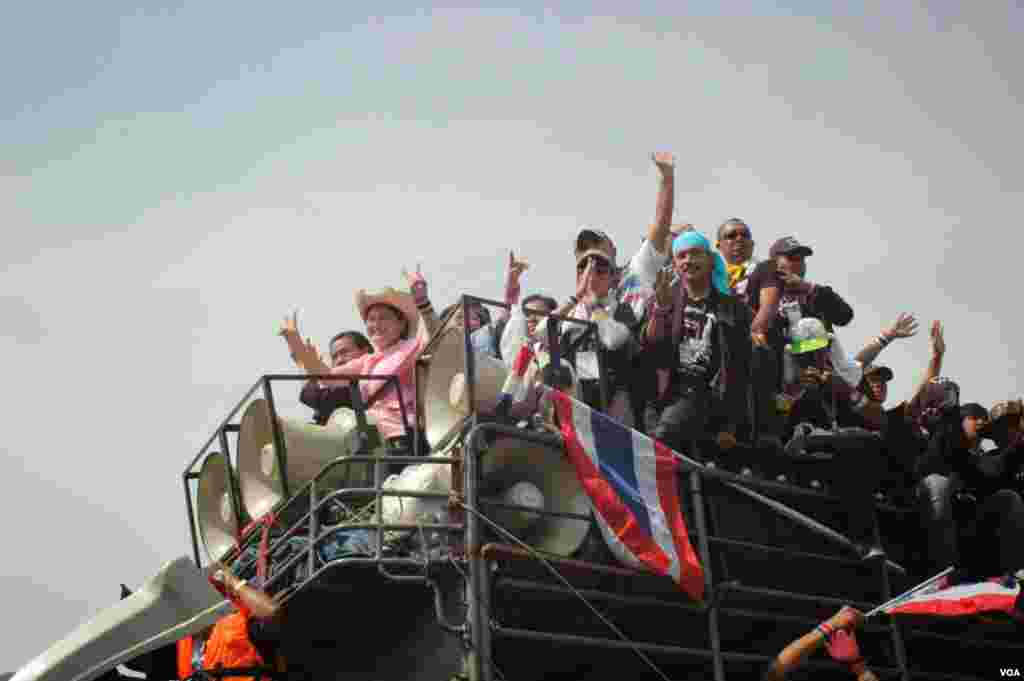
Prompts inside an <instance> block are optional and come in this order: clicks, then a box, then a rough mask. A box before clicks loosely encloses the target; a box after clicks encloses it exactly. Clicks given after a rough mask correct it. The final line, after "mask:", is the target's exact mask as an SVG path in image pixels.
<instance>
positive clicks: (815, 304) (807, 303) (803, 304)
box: [755, 236, 853, 331]
mask: <svg viewBox="0 0 1024 681" xmlns="http://www.w3.org/2000/svg"><path fill="white" fill-rule="evenodd" d="M813 253H814V251H813V250H811V247H810V246H808V245H806V244H803V243H801V242H799V241H797V239H796V237H792V236H787V237H783V238H781V239H779V240H778V241H776V242H775V243H773V244H772V247H771V249H769V251H768V255H769V256H770V259H769V260H768V261H766V262H767V263H768V264H767V265H765V263H762V265H763V266H765V267H775V268H776V270H777V271H778V273H779V275H780V276H781V278H782V281H783V284H784V288H783V291H782V300H781V301H780V302H779V314H780V315H781V316H782V317H783V319H784V320H785V321H786V322H787V324H786V326H788V327H792V326H793V325H795V324H796V322H797V321H799V320H800V319H802V318H803V317H815V318H817V319H820V320H821V321H822V322H824V324H825V328H826V329H828V330H829V331H832V329H833V327H835V326H846V325H847V324H849V323H850V321H851V320H853V308H851V307H850V306H849V304H847V302H846V301H845V300H843V299H842V297H841V296H840V295H839V294H838V293H836V292H835V291H833V290H832V289H831V288H830V287H828V286H823V285H822V284H814V283H811V282H809V281H807V256H809V255H813ZM762 265H759V266H758V267H761V266H762ZM755 271H756V270H755Z"/></svg>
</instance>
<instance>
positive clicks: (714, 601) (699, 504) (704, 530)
mask: <svg viewBox="0 0 1024 681" xmlns="http://www.w3.org/2000/svg"><path fill="white" fill-rule="evenodd" d="M690 493H691V494H692V495H693V515H694V521H695V522H696V524H697V537H698V543H699V544H700V559H701V562H702V563H703V564H704V598H705V599H710V603H709V604H708V605H709V607H708V639H709V640H710V641H711V664H712V667H713V669H714V674H715V681H725V663H724V662H723V660H722V637H721V634H720V633H719V630H718V616H719V612H718V598H717V597H716V595H715V584H714V578H713V576H712V574H711V549H710V546H709V543H708V523H707V518H705V517H704V491H703V488H702V485H701V479H700V471H697V470H694V471H691V472H690Z"/></svg>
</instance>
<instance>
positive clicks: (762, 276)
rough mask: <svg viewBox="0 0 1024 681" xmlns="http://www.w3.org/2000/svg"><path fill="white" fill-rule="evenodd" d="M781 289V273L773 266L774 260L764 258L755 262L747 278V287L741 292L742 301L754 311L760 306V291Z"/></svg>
mask: <svg viewBox="0 0 1024 681" xmlns="http://www.w3.org/2000/svg"><path fill="white" fill-rule="evenodd" d="M772 288H777V289H779V290H780V291H781V290H782V289H783V283H782V275H781V274H779V270H778V269H777V268H776V267H775V261H774V260H765V261H764V262H760V263H758V264H757V267H755V268H754V271H753V272H752V273H751V275H750V276H749V277H748V278H747V288H746V291H745V292H744V294H743V296H742V297H743V299H744V302H746V304H747V305H749V306H750V307H751V309H753V310H754V312H755V313H756V312H757V311H758V309H759V308H760V307H761V291H762V290H764V289H772Z"/></svg>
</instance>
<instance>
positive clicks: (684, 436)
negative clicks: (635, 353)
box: [644, 231, 752, 453]
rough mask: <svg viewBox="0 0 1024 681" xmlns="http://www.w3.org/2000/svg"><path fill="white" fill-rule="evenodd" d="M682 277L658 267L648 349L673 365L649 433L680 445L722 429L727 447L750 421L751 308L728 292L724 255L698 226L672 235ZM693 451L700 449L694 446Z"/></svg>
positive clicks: (722, 440) (674, 259)
mask: <svg viewBox="0 0 1024 681" xmlns="http://www.w3.org/2000/svg"><path fill="white" fill-rule="evenodd" d="M672 254H673V255H672V262H673V265H674V267H675V270H676V274H677V275H678V277H679V281H678V282H677V283H676V284H675V285H672V284H670V281H671V275H670V274H668V273H667V272H661V273H659V274H658V278H657V284H656V287H655V300H654V305H653V307H652V314H651V316H650V320H649V321H648V322H647V324H646V326H645V330H644V347H645V349H644V352H652V353H655V354H656V356H657V357H658V358H659V363H660V365H661V366H662V367H664V368H667V369H669V370H670V375H671V378H670V380H669V384H668V386H667V387H666V390H665V391H664V392H663V393H662V394H660V395H658V402H659V406H660V407H661V413H660V416H659V417H658V418H657V419H656V421H655V423H656V425H654V429H653V432H652V433H651V435H652V436H653V437H654V438H655V439H658V440H661V441H662V442H664V443H665V444H667V445H668V446H669V447H672V448H673V449H676V450H678V451H690V450H691V448H690V443H691V442H692V441H694V440H703V439H704V437H705V436H706V435H710V434H712V433H717V435H715V440H716V442H717V445H718V446H719V447H720V448H722V449H731V448H732V447H734V446H735V445H736V435H737V433H739V432H740V431H741V429H742V428H744V427H746V426H747V425H749V424H748V418H747V415H748V404H747V387H748V385H749V375H750V369H749V367H750V354H751V343H750V323H751V317H752V313H751V310H750V308H749V307H747V305H746V304H745V303H744V302H743V301H742V300H740V299H739V298H737V297H735V296H732V295H730V294H729V293H728V283H727V282H728V280H727V278H726V273H725V262H724V261H723V260H722V257H721V256H720V255H718V254H717V253H716V252H714V251H713V250H712V249H711V244H710V242H709V241H708V240H707V238H705V237H704V236H703V235H702V234H699V233H698V232H693V231H691V232H684V233H683V234H680V235H679V236H677V237H676V238H675V240H674V241H673V243H672ZM691 453H694V452H691Z"/></svg>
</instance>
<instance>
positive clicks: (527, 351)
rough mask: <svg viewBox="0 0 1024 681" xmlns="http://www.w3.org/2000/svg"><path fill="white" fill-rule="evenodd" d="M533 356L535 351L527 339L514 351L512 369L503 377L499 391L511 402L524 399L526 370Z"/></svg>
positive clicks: (527, 388)
mask: <svg viewBox="0 0 1024 681" xmlns="http://www.w3.org/2000/svg"><path fill="white" fill-rule="evenodd" d="M535 357H536V353H535V352H534V349H533V343H531V342H530V341H529V340H527V341H526V342H524V343H523V345H522V347H520V348H519V352H518V353H516V356H515V358H513V360H512V370H511V371H510V372H509V373H508V376H507V377H506V378H505V385H503V386H502V388H501V392H502V394H503V395H505V396H506V397H508V398H510V399H511V400H512V401H513V402H519V401H521V400H524V399H526V395H527V393H528V392H529V385H528V381H527V372H528V371H529V369H530V364H531V362H533V360H534V358H535Z"/></svg>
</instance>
